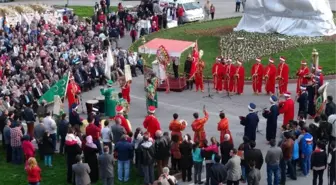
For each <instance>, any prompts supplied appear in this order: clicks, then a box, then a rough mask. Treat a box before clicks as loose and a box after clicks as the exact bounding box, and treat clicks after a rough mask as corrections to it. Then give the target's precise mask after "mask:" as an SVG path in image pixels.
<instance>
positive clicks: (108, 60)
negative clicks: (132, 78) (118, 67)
mask: <svg viewBox="0 0 336 185" xmlns="http://www.w3.org/2000/svg"><path fill="white" fill-rule="evenodd" d="M113 64H114V57H113V56H112V51H111V47H109V48H108V50H107V57H106V63H105V71H104V74H105V77H106V78H107V79H109V80H111V67H112V66H113Z"/></svg>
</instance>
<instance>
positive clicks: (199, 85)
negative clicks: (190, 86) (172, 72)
mask: <svg viewBox="0 0 336 185" xmlns="http://www.w3.org/2000/svg"><path fill="white" fill-rule="evenodd" d="M204 65H205V63H204V61H202V60H199V61H198V63H197V65H196V72H195V85H196V91H198V89H200V90H201V91H202V92H203V91H204V84H203V70H204Z"/></svg>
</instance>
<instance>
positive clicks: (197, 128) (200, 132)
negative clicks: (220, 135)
mask: <svg viewBox="0 0 336 185" xmlns="http://www.w3.org/2000/svg"><path fill="white" fill-rule="evenodd" d="M203 113H204V118H199V115H198V113H197V112H195V113H194V114H193V116H194V118H195V120H194V121H193V123H192V124H191V128H192V130H193V131H194V142H199V143H200V146H203V145H204V141H205V139H206V134H205V131H204V125H205V124H206V122H207V121H208V119H209V114H208V112H207V111H206V109H205V106H203Z"/></svg>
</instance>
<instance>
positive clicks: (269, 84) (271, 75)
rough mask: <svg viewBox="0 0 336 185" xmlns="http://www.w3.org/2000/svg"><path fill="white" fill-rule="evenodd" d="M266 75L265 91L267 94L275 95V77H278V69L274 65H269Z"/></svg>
mask: <svg viewBox="0 0 336 185" xmlns="http://www.w3.org/2000/svg"><path fill="white" fill-rule="evenodd" d="M264 72H265V74H264V77H265V91H266V93H267V94H269V93H271V94H274V93H275V77H276V76H275V75H276V67H275V65H274V64H273V63H270V64H268V66H267V67H266V68H265V70H264Z"/></svg>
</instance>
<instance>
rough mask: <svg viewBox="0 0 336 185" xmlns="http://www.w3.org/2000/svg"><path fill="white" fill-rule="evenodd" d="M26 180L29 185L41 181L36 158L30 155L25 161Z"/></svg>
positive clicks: (37, 183) (36, 184) (37, 184)
mask: <svg viewBox="0 0 336 185" xmlns="http://www.w3.org/2000/svg"><path fill="white" fill-rule="evenodd" d="M25 170H26V172H27V180H28V184H29V185H39V184H40V181H41V168H40V167H39V166H38V164H37V162H36V159H35V158H34V157H30V158H29V159H28V161H27V163H26V166H25Z"/></svg>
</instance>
